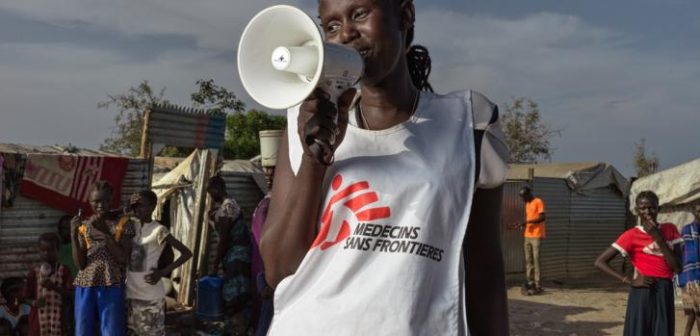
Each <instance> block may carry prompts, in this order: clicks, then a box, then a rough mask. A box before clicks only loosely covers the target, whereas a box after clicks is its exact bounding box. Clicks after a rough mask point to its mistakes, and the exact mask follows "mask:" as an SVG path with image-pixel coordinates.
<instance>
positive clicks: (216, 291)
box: [196, 276, 224, 320]
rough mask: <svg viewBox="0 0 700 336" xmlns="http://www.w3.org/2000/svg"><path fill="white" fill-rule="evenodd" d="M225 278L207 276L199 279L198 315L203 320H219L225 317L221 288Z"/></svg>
mask: <svg viewBox="0 0 700 336" xmlns="http://www.w3.org/2000/svg"><path fill="white" fill-rule="evenodd" d="M223 286H224V280H223V279H222V278H220V277H210V276H206V277H203V278H201V279H199V280H197V310H196V311H197V317H199V318H200V319H202V320H219V319H221V318H223V317H224V310H223V299H222V298H221V296H222V293H221V289H222V288H223Z"/></svg>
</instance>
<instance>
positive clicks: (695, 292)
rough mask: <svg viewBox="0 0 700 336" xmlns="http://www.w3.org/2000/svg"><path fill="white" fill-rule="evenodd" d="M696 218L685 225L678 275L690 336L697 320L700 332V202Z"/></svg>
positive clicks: (682, 232)
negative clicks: (681, 269) (681, 262)
mask: <svg viewBox="0 0 700 336" xmlns="http://www.w3.org/2000/svg"><path fill="white" fill-rule="evenodd" d="M692 212H693V216H694V217H695V220H694V221H693V222H692V223H690V224H686V225H685V226H683V229H682V230H681V238H683V248H682V251H683V253H682V254H681V256H682V257H683V272H681V274H679V275H678V285H679V286H680V287H681V292H682V300H683V310H684V312H685V315H686V317H687V319H686V323H685V333H684V335H686V336H690V333H691V332H692V331H693V324H695V322H696V321H697V323H698V331H699V332H700V204H695V206H693V208H692Z"/></svg>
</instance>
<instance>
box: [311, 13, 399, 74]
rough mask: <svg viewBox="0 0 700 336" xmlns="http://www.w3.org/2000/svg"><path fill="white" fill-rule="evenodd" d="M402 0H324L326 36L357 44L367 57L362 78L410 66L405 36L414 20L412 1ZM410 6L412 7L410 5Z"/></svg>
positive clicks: (348, 43)
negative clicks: (405, 48) (404, 1)
mask: <svg viewBox="0 0 700 336" xmlns="http://www.w3.org/2000/svg"><path fill="white" fill-rule="evenodd" d="M398 3H399V0H320V1H319V6H318V12H319V17H320V19H321V27H322V29H323V32H324V34H325V36H326V40H327V41H328V42H331V43H338V44H343V45H346V46H349V47H352V48H354V49H355V50H357V51H358V52H360V55H361V56H362V59H363V60H364V65H365V69H364V75H363V79H362V81H363V82H364V83H366V84H373V83H377V82H380V81H382V80H383V79H385V78H386V77H387V76H389V75H390V74H391V73H392V72H394V71H397V70H400V71H405V70H406V69H399V68H398V66H402V67H406V65H405V52H404V39H405V34H404V32H405V30H406V29H407V28H405V27H402V26H406V27H408V25H409V24H408V23H406V22H404V23H402V17H406V15H404V14H406V13H405V12H407V11H410V13H408V16H410V19H403V21H407V20H412V18H413V12H412V9H413V7H412V4H410V3H408V4H406V5H404V6H399V5H398ZM408 7H410V8H408ZM410 24H411V25H412V24H413V23H412V22H410Z"/></svg>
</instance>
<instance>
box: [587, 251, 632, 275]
mask: <svg viewBox="0 0 700 336" xmlns="http://www.w3.org/2000/svg"><path fill="white" fill-rule="evenodd" d="M618 254H620V251H618V250H616V249H614V248H612V247H608V249H607V250H605V251H603V253H601V254H600V255H599V256H598V258H596V260H595V262H594V263H593V266H594V267H596V268H598V269H600V270H601V271H603V272H605V273H607V274H609V275H610V276H612V277H613V278H615V279H617V280H620V282H623V283H626V284H630V283H631V280H630V279H629V277H627V276H625V275H624V274H622V273H620V272H618V271H616V270H615V269H614V268H612V267H610V261H611V260H613V259H614V258H615V257H616V256H617V255H618Z"/></svg>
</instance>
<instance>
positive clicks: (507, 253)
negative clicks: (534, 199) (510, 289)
mask: <svg viewBox="0 0 700 336" xmlns="http://www.w3.org/2000/svg"><path fill="white" fill-rule="evenodd" d="M526 185H527V183H525V182H524V181H523V182H518V181H509V182H507V183H506V184H505V185H504V186H503V203H502V205H501V223H502V225H501V237H502V241H501V242H502V246H503V259H504V262H505V272H506V275H508V274H523V273H524V272H525V255H524V254H523V232H522V231H520V230H513V229H510V228H509V226H510V225H514V224H517V223H521V222H522V221H523V214H524V213H525V208H524V205H523V201H522V200H521V199H520V196H519V192H520V188H522V187H524V186H526Z"/></svg>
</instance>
